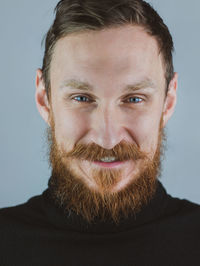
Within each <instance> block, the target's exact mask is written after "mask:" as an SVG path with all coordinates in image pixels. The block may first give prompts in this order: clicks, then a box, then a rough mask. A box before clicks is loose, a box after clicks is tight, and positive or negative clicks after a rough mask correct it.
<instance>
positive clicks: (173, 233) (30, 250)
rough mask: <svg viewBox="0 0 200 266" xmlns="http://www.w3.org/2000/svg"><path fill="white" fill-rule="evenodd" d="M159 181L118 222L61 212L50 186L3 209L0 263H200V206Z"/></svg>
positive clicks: (114, 265) (0, 215)
mask: <svg viewBox="0 0 200 266" xmlns="http://www.w3.org/2000/svg"><path fill="white" fill-rule="evenodd" d="M157 184H158V185H157V190H156V193H155V195H154V197H153V199H152V200H151V201H150V203H149V204H148V205H147V206H145V207H143V209H142V210H141V211H140V212H139V213H138V214H137V215H135V216H132V217H130V218H128V219H125V220H122V221H121V222H120V223H119V224H118V225H116V224H114V223H113V222H112V221H107V222H98V220H97V221H95V222H94V223H92V224H88V223H87V222H86V221H85V220H84V219H83V218H82V217H81V216H78V215H76V214H75V213H73V212H68V213H63V211H62V209H59V208H58V207H56V205H54V202H53V201H52V200H51V197H50V192H49V189H47V190H45V191H44V192H43V194H42V195H40V196H36V197H33V198H31V199H30V200H29V201H28V202H26V203H25V204H22V205H19V206H16V207H10V208H4V209H1V210H0V266H16V265H17V266H18V265H19V266H63V265H67V266H68V265H69V266H104V265H105V266H129V265H130V266H138V265H139V266H143V265H145V266H148V265H149V266H157V265H159V266H165V265H167V266H178V265H180V266H184V265H188V266H195V265H200V206H199V205H197V204H195V203H192V202H189V201H187V200H180V199H178V198H173V197H171V196H170V195H168V194H167V193H166V191H165V189H164V187H163V186H162V184H161V183H160V182H159V181H158V183H157Z"/></svg>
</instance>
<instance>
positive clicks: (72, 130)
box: [54, 108, 88, 147]
mask: <svg viewBox="0 0 200 266" xmlns="http://www.w3.org/2000/svg"><path fill="white" fill-rule="evenodd" d="M54 117H55V118H54V121H55V135H56V139H57V142H58V143H60V144H61V143H62V144H64V145H65V146H68V147H69V146H71V145H74V144H75V143H76V142H78V141H79V139H81V138H82V136H83V135H84V134H85V133H86V131H87V124H88V122H87V118H86V117H85V115H83V114H81V113H80V112H76V111H74V110H73V111H72V110H67V109H65V108H57V110H56V112H55V113H54Z"/></svg>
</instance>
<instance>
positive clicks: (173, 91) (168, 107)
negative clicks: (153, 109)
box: [163, 72, 178, 127]
mask: <svg viewBox="0 0 200 266" xmlns="http://www.w3.org/2000/svg"><path fill="white" fill-rule="evenodd" d="M177 87H178V74H177V73H176V72H175V73H174V76H173V78H172V80H171V81H170V83H169V86H168V92H167V96H166V98H165V103H164V109H163V127H165V126H166V124H167V122H168V120H169V119H170V117H171V116H172V114H173V112H174V109H175V106H176V98H177Z"/></svg>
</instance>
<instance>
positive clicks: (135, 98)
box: [128, 97, 142, 103]
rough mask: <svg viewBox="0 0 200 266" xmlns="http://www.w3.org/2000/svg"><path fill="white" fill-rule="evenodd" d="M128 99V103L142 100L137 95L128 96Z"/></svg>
mask: <svg viewBox="0 0 200 266" xmlns="http://www.w3.org/2000/svg"><path fill="white" fill-rule="evenodd" d="M128 100H130V101H129V102H130V103H140V102H142V99H141V98H139V97H130V98H128Z"/></svg>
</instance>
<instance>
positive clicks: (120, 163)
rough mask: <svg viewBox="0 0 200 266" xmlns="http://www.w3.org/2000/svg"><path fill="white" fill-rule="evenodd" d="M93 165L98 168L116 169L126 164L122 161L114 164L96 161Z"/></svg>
mask: <svg viewBox="0 0 200 266" xmlns="http://www.w3.org/2000/svg"><path fill="white" fill-rule="evenodd" d="M93 163H94V164H96V165H98V166H101V167H107V168H112V167H116V166H119V165H122V164H123V163H124V162H122V161H114V162H100V161H94V162H93Z"/></svg>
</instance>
